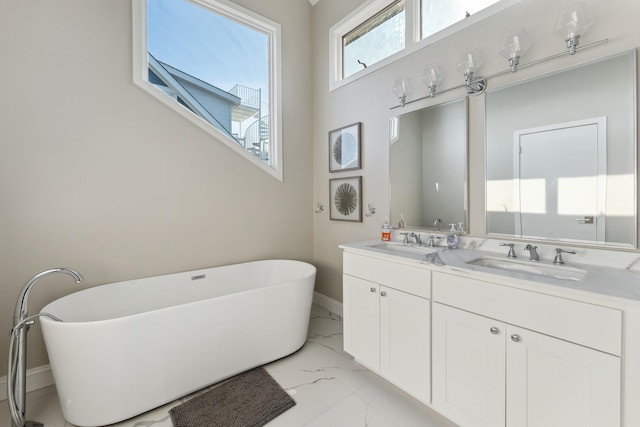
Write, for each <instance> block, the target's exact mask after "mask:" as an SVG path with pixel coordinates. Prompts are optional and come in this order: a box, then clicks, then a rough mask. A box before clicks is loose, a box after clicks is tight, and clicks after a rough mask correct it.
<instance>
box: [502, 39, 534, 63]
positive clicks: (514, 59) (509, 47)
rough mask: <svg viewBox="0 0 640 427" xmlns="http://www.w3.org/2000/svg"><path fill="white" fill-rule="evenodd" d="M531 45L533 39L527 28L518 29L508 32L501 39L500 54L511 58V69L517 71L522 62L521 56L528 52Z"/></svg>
mask: <svg viewBox="0 0 640 427" xmlns="http://www.w3.org/2000/svg"><path fill="white" fill-rule="evenodd" d="M530 47H531V40H530V39H529V35H528V34H527V33H526V31H525V30H522V29H521V30H517V31H512V32H510V33H507V34H505V35H503V36H502V39H501V40H500V55H502V56H504V57H505V58H507V59H508V60H509V64H510V65H511V71H516V70H517V68H518V64H519V63H520V57H521V56H522V55H524V54H525V53H527V51H528V50H529V48H530Z"/></svg>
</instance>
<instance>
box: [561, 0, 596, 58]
mask: <svg viewBox="0 0 640 427" xmlns="http://www.w3.org/2000/svg"><path fill="white" fill-rule="evenodd" d="M591 25H593V17H592V16H591V13H589V10H588V8H587V5H586V4H584V3H575V4H572V5H571V6H568V7H566V8H565V9H563V10H562V11H560V15H558V20H557V21H556V26H555V28H554V32H555V33H556V34H559V35H560V36H562V37H564V38H565V41H566V42H567V48H568V49H569V53H570V54H572V55H573V54H574V53H576V47H577V46H578V43H579V39H580V37H581V36H582V35H583V34H584V33H586V32H587V30H589V28H591Z"/></svg>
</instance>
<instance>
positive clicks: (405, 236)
mask: <svg viewBox="0 0 640 427" xmlns="http://www.w3.org/2000/svg"><path fill="white" fill-rule="evenodd" d="M400 235H401V236H403V237H402V243H403V244H405V245H408V244H409V243H411V241H410V240H409V236H410V234H409V233H400Z"/></svg>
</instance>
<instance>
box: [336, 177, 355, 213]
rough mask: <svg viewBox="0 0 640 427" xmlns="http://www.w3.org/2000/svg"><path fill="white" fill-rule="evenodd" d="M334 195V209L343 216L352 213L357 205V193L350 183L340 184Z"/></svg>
mask: <svg viewBox="0 0 640 427" xmlns="http://www.w3.org/2000/svg"><path fill="white" fill-rule="evenodd" d="M334 197H335V199H334V202H335V205H336V209H337V210H338V212H340V213H341V214H342V215H344V216H348V215H350V214H351V213H353V211H354V210H355V209H356V207H357V206H358V193H357V191H356V189H355V188H353V185H351V184H341V185H340V186H339V187H338V188H337V189H336V194H335V196H334Z"/></svg>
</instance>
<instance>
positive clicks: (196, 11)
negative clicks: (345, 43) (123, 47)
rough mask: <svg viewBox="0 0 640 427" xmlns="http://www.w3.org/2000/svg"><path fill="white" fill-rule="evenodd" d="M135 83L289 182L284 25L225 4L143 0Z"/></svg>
mask: <svg viewBox="0 0 640 427" xmlns="http://www.w3.org/2000/svg"><path fill="white" fill-rule="evenodd" d="M134 34H135V39H134V44H135V46H134V53H135V57H134V67H135V73H134V81H135V82H136V83H137V84H138V85H139V86H141V87H142V88H143V89H145V90H146V91H147V92H149V93H151V94H152V95H154V96H155V97H156V98H158V99H159V100H160V101H162V102H164V103H166V104H167V105H169V106H170V107H171V108H173V109H174V110H176V111H177V112H179V113H180V114H182V115H184V116H185V117H187V118H189V119H190V120H191V121H193V122H194V123H195V124H197V125H198V126H200V127H202V128H203V129H205V130H207V131H208V132H209V133H211V134H212V135H214V136H215V137H216V138H217V139H219V140H220V141H222V142H223V143H225V144H227V145H229V146H230V147H232V148H233V149H234V150H236V151H237V152H238V153H240V154H241V155H243V156H244V157H246V158H248V159H249V160H250V161H252V162H253V163H255V164H256V165H258V166H259V167H261V168H263V169H264V170H266V171H267V172H269V173H271V174H272V175H274V176H276V177H277V178H278V179H280V180H282V162H281V152H282V150H281V136H280V128H281V126H280V110H281V108H280V104H279V99H280V96H279V95H280V93H279V90H280V88H279V86H280V77H279V69H280V67H279V61H280V57H279V46H280V26H279V25H278V24H276V23H273V22H271V21H269V20H267V19H265V18H263V17H260V16H259V15H256V14H255V13H253V12H250V11H248V10H246V9H243V8H241V7H239V6H237V5H236V4H234V3H231V2H228V1H224V0H222V1H221V0H218V1H213V0H135V1H134Z"/></svg>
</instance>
